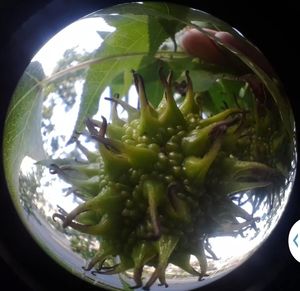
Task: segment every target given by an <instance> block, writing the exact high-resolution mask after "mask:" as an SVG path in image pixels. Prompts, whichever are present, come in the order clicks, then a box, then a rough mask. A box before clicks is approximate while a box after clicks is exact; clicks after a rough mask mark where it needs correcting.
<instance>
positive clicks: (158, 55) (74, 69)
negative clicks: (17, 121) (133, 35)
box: [41, 51, 185, 85]
mask: <svg viewBox="0 0 300 291" xmlns="http://www.w3.org/2000/svg"><path fill="white" fill-rule="evenodd" d="M147 54H148V52H133V53H127V54H126V53H123V54H119V55H110V56H107V57H100V58H95V59H91V60H88V61H85V62H82V63H79V64H77V65H75V66H72V67H69V68H66V69H63V70H61V71H59V72H56V73H55V74H53V75H52V76H49V77H47V78H45V79H44V80H43V81H42V82H41V83H42V84H43V85H47V84H48V83H51V82H53V81H55V80H57V79H59V78H61V77H63V76H64V75H66V74H69V73H73V72H77V71H79V70H83V69H86V68H88V67H89V66H91V65H95V64H99V63H102V62H105V61H108V60H112V59H118V58H130V57H136V56H146V55H147ZM164 56H167V57H169V58H171V57H174V56H177V57H183V56H185V53H183V52H174V51H158V52H157V53H156V54H155V55H154V58H158V59H160V58H162V57H164Z"/></svg>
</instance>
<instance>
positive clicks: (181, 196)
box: [50, 70, 283, 290]
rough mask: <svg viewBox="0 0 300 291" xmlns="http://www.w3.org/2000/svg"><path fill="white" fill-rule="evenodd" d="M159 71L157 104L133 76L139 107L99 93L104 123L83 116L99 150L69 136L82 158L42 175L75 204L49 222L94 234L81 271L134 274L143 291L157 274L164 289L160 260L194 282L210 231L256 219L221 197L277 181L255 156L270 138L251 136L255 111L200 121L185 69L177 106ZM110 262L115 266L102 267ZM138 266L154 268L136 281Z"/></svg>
mask: <svg viewBox="0 0 300 291" xmlns="http://www.w3.org/2000/svg"><path fill="white" fill-rule="evenodd" d="M159 76H160V80H161V82H162V85H163V87H164V98H163V99H162V101H161V104H160V105H159V106H158V108H154V107H153V106H152V105H151V104H150V103H149V102H148V99H147V97H146V95H145V87H144V86H145V85H144V81H143V78H142V77H141V76H140V75H139V74H138V73H136V72H133V77H134V83H135V86H136V89H137V92H138V95H139V105H140V106H139V107H140V108H139V109H135V108H133V107H131V106H129V105H128V104H127V103H125V102H124V101H122V100H119V99H118V98H117V97H118V96H115V97H114V98H108V99H109V100H110V101H111V102H113V104H114V106H113V108H114V110H113V116H112V122H111V123H110V124H108V123H107V120H106V119H105V118H102V121H101V122H99V121H95V120H91V119H87V121H86V126H87V129H88V131H89V134H90V136H91V137H92V138H93V139H95V140H96V141H97V142H98V144H99V151H98V152H96V153H95V152H89V151H88V150H87V149H86V148H85V147H83V145H81V144H80V143H79V142H78V141H77V146H78V148H79V149H80V150H81V151H82V152H83V153H84V154H85V155H86V157H87V162H85V163H82V162H73V163H69V164H68V163H67V162H64V160H60V161H59V162H58V161H56V162H55V161H53V163H51V165H50V171H51V173H53V174H55V173H56V174H58V175H59V176H60V177H61V178H62V179H64V180H65V181H66V182H69V183H70V184H71V185H72V186H73V188H74V189H76V191H77V192H78V193H80V195H81V196H80V197H81V198H82V199H83V200H84V202H83V203H82V204H80V205H79V206H78V207H76V208H75V209H74V210H73V211H71V212H70V213H65V212H63V211H60V212H58V213H55V214H54V215H53V219H60V220H62V223H63V227H71V228H73V229H75V230H78V231H80V232H82V233H87V234H92V235H95V236H97V237H98V238H99V241H100V249H99V251H98V253H97V254H96V255H95V257H94V258H93V259H92V260H91V261H90V262H89V264H88V266H87V267H86V270H92V269H95V270H96V272H98V273H101V274H107V275H109V274H117V273H122V272H125V271H127V270H133V278H134V281H135V283H136V284H135V286H133V288H138V287H143V288H144V290H149V289H150V287H151V286H152V285H153V284H154V283H155V282H156V280H157V279H158V280H159V281H160V284H162V285H165V286H168V285H167V282H166V278H165V275H166V274H165V271H166V268H167V266H168V264H169V263H172V264H174V265H176V266H178V267H180V268H181V269H183V270H184V271H186V272H188V273H190V274H191V275H193V276H198V278H199V280H200V279H202V278H203V276H205V275H206V272H207V255H206V253H208V254H210V256H211V257H213V258H216V255H215V254H214V253H213V251H212V249H211V248H210V245H209V243H208V240H207V239H208V238H209V237H211V236H218V235H234V236H235V235H238V234H241V235H242V234H243V232H244V231H245V230H246V229H249V228H256V225H255V224H256V221H257V218H255V217H253V216H252V215H250V214H249V213H247V212H246V211H245V210H244V209H243V208H242V207H241V206H240V205H238V204H237V203H234V202H233V201H232V199H231V198H230V197H231V196H230V195H232V194H234V193H240V192H245V191H248V190H257V189H259V190H260V191H258V192H257V193H260V195H263V194H262V193H264V191H265V192H268V191H269V192H270V191H272V187H274V185H275V183H276V181H277V183H278V181H279V180H282V179H283V176H282V174H280V173H279V171H278V170H276V167H275V166H274V165H273V164H274V163H275V162H274V163H273V162H270V163H263V162H261V160H259V159H256V157H257V154H258V153H260V151H266V152H267V154H270V155H271V151H270V150H269V148H274V150H276V149H275V145H276V140H275V139H274V140H268V141H263V142H260V141H258V139H257V138H256V137H257V132H258V131H257V130H256V127H255V126H257V123H255V121H254V119H253V118H255V117H253V116H254V115H255V114H252V112H249V110H248V109H245V108H241V107H238V106H237V107H236V108H227V109H224V111H222V112H220V113H218V114H215V115H212V116H209V117H204V114H202V107H201V95H199V94H196V93H195V92H194V91H193V85H192V82H191V79H190V76H189V73H188V72H185V78H186V82H187V89H186V94H185V98H184V100H183V101H182V102H181V104H180V105H178V104H177V102H176V101H175V99H174V92H173V80H172V73H170V74H169V76H168V77H165V76H164V74H163V72H162V70H160V72H159ZM117 105H121V106H122V107H123V108H124V109H125V110H126V111H127V113H128V120H127V121H124V120H122V119H120V118H119V117H118V115H117V111H116V106H117ZM269 124H270V123H269ZM269 124H268V125H269ZM261 126H264V125H261ZM267 127H268V126H267ZM254 137H255V141H254ZM279 142H280V141H279ZM277 143H278V142H277ZM277 147H278V148H280V145H277ZM243 156H244V157H247V158H248V159H245V158H243ZM238 218H242V222H239V221H241V220H238ZM191 255H194V256H195V257H196V258H197V259H198V261H199V269H198V270H196V269H194V268H193V267H192V266H191V265H190V256H191ZM112 258H114V259H115V261H116V264H111V263H109V262H112V260H111V259H112ZM144 266H153V267H154V268H155V271H154V272H153V273H152V274H151V276H150V278H148V281H147V282H143V279H142V274H143V268H144Z"/></svg>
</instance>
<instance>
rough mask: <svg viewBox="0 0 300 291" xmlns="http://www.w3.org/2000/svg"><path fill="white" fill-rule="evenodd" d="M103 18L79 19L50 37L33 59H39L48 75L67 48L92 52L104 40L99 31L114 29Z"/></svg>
mask: <svg viewBox="0 0 300 291" xmlns="http://www.w3.org/2000/svg"><path fill="white" fill-rule="evenodd" d="M113 30H114V28H113V27H111V26H109V25H108V24H107V23H106V22H105V21H104V20H103V19H102V18H100V17H97V18H83V19H81V20H78V21H76V22H74V23H72V24H70V25H69V26H67V27H66V28H64V29H63V30H61V31H60V32H59V33H57V34H56V35H55V36H54V37H53V38H52V39H50V40H49V41H48V42H47V43H46V44H45V45H44V46H43V47H42V48H41V49H40V51H39V52H38V53H37V54H36V55H35V56H34V58H33V61H39V62H40V63H41V64H42V65H43V68H44V71H45V74H46V75H47V76H49V75H51V72H52V70H53V69H54V67H55V66H56V62H57V61H58V60H59V59H61V58H62V56H63V54H64V52H65V51H66V50H67V49H70V48H73V47H78V50H79V51H83V50H85V51H88V52H92V51H93V50H95V49H96V48H98V47H99V46H100V44H101V42H102V40H101V38H100V36H99V35H98V33H97V31H113Z"/></svg>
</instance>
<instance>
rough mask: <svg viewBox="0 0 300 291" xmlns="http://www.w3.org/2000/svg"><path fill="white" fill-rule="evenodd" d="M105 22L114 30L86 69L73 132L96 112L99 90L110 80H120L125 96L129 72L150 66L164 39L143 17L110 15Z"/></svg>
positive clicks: (160, 29) (160, 28) (110, 81)
mask: <svg viewBox="0 0 300 291" xmlns="http://www.w3.org/2000/svg"><path fill="white" fill-rule="evenodd" d="M105 19H106V20H107V22H108V23H109V24H110V25H114V26H116V28H117V29H116V30H115V31H114V32H112V33H111V34H110V35H108V36H106V39H105V42H103V45H102V46H101V47H100V48H99V49H98V51H97V52H96V53H95V56H94V57H95V58H96V59H98V61H97V62H96V63H94V64H92V65H91V66H90V68H89V69H88V72H87V77H86V82H85V85H84V89H83V93H82V100H81V104H80V109H79V115H78V119H77V122H76V126H75V129H76V130H77V131H81V130H82V129H83V126H84V120H85V118H86V117H87V116H92V115H94V114H95V113H96V112H97V109H98V102H99V99H100V96H101V93H102V92H103V90H104V89H105V88H106V87H107V86H110V84H111V83H112V82H114V80H117V81H120V80H121V83H120V84H121V85H122V80H123V85H124V87H125V88H124V91H123V92H122V94H123V93H124V94H125V93H126V91H127V90H128V74H129V72H130V71H131V70H132V69H138V68H140V67H142V66H146V65H147V64H149V63H151V62H153V61H154V60H155V59H154V54H155V53H156V51H157V49H158V47H159V46H160V44H161V43H162V41H163V40H165V39H166V37H167V35H166V33H165V32H164V31H163V29H162V27H161V26H160V25H159V23H157V22H152V20H150V19H149V17H147V16H140V15H110V16H106V18H105ZM149 23H151V25H149ZM154 32H156V34H155V33H154ZM144 56H148V57H144ZM149 56H150V57H149ZM123 74H124V75H123ZM122 75H123V76H122ZM116 78H120V79H116ZM114 85H115V84H113V86H114Z"/></svg>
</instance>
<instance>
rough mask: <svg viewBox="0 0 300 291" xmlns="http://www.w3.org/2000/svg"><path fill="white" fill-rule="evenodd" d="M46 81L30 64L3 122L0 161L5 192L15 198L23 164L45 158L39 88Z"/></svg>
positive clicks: (34, 65)
mask: <svg viewBox="0 0 300 291" xmlns="http://www.w3.org/2000/svg"><path fill="white" fill-rule="evenodd" d="M44 77H45V75H44V72H43V69H42V66H41V64H40V63H39V62H33V63H30V64H29V66H28V67H27V69H26V71H25V73H24V74H23V76H22V78H21V79H20V81H19V83H18V86H17V88H16V91H15V92H14V95H13V98H12V101H11V105H10V108H9V110H8V114H7V117H6V122H5V129H4V140H3V159H4V168H5V171H6V179H7V183H8V188H9V190H10V192H11V194H12V195H13V196H14V197H17V196H18V192H19V171H20V166H21V163H22V160H23V159H24V157H25V156H30V157H31V158H33V159H35V160H40V159H43V158H44V157H45V154H44V150H43V143H42V137H41V112H42V102H43V95H42V87H41V83H40V81H41V80H43V79H44Z"/></svg>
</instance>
